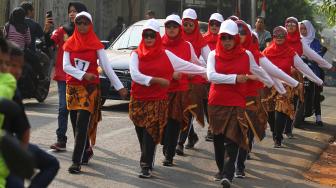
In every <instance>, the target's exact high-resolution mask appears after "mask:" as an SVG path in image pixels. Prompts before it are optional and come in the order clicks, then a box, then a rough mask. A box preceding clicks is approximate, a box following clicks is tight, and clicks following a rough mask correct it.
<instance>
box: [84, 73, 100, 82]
mask: <svg viewBox="0 0 336 188" xmlns="http://www.w3.org/2000/svg"><path fill="white" fill-rule="evenodd" d="M83 78H84V79H85V80H87V81H93V80H95V79H96V78H97V76H96V75H95V74H92V73H85V74H84V76H83Z"/></svg>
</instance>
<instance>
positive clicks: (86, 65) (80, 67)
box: [74, 58, 90, 72]
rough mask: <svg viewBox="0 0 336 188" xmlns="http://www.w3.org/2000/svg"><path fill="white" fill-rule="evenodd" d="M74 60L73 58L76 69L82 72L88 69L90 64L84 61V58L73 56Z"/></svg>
mask: <svg viewBox="0 0 336 188" xmlns="http://www.w3.org/2000/svg"><path fill="white" fill-rule="evenodd" d="M74 60H75V66H76V69H78V70H81V71H84V72H86V71H87V70H88V68H89V66H90V62H89V61H85V60H82V59H78V58H75V59H74Z"/></svg>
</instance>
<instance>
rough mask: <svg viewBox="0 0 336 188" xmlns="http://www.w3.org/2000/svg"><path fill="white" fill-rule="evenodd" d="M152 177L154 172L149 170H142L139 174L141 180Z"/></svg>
mask: <svg viewBox="0 0 336 188" xmlns="http://www.w3.org/2000/svg"><path fill="white" fill-rule="evenodd" d="M150 177H152V171H151V170H150V169H149V168H142V169H141V172H140V174H139V178H150Z"/></svg>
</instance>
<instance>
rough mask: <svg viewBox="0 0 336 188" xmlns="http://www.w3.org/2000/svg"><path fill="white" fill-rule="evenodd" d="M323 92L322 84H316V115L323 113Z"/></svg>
mask: <svg viewBox="0 0 336 188" xmlns="http://www.w3.org/2000/svg"><path fill="white" fill-rule="evenodd" d="M321 92H322V86H317V85H315V98H314V109H315V116H317V115H321Z"/></svg>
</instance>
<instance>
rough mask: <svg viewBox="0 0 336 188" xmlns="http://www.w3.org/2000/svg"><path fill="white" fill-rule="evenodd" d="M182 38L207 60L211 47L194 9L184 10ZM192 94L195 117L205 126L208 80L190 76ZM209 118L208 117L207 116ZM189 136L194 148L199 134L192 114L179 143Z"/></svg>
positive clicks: (189, 143) (181, 143)
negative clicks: (194, 125) (202, 31)
mask: <svg viewBox="0 0 336 188" xmlns="http://www.w3.org/2000/svg"><path fill="white" fill-rule="evenodd" d="M182 25H183V30H182V38H183V39H184V40H186V41H188V42H190V43H191V44H192V46H193V48H194V50H195V53H196V55H197V57H198V58H200V57H202V58H203V59H202V60H203V61H204V62H206V60H207V59H208V55H209V52H210V48H209V46H208V45H207V43H206V41H205V40H204V38H203V36H202V34H201V33H200V30H199V24H198V20H197V14H196V12H195V10H193V9H190V8H189V9H186V10H184V11H183V17H182ZM189 80H190V94H191V101H192V103H193V104H196V105H197V108H196V109H195V112H196V114H195V117H194V118H196V120H197V121H198V123H199V124H200V125H201V126H202V127H204V126H205V123H204V115H205V116H206V117H208V113H207V98H208V86H209V85H208V82H207V80H205V79H204V78H202V77H201V76H190V78H189ZM207 119H208V118H207ZM187 137H188V144H187V145H186V148H187V149H189V148H193V147H194V145H195V144H196V142H198V136H197V134H196V133H195V131H194V127H193V119H192V116H190V125H189V128H188V129H186V131H183V132H181V134H180V138H179V144H180V145H183V144H184V142H185V141H186V139H187Z"/></svg>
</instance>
